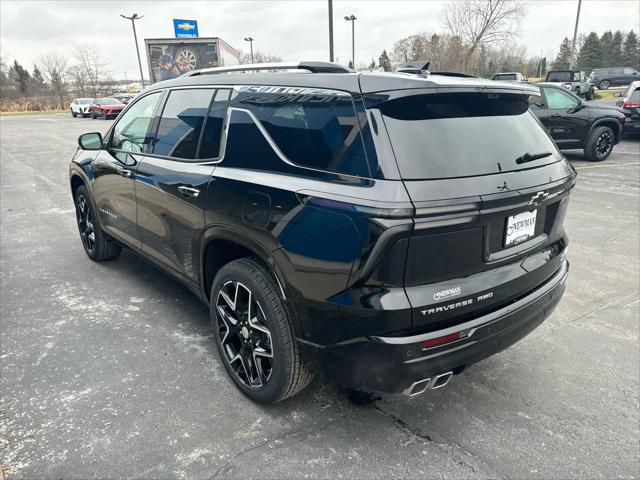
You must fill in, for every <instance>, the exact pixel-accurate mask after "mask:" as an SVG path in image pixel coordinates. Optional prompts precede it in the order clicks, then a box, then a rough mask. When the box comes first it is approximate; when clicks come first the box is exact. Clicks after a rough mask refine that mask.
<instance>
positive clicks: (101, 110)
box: [90, 97, 124, 120]
mask: <svg viewBox="0 0 640 480" xmlns="http://www.w3.org/2000/svg"><path fill="white" fill-rule="evenodd" d="M123 109H124V104H123V103H122V102H121V101H120V100H118V99H117V98H112V97H106V98H96V99H95V101H94V102H93V103H92V104H91V108H90V114H91V118H100V117H102V118H104V119H105V120H106V119H107V118H109V117H112V118H115V117H117V116H118V115H119V114H120V112H121V111H122V110H123Z"/></svg>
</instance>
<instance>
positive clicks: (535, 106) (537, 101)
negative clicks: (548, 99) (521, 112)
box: [529, 95, 544, 110]
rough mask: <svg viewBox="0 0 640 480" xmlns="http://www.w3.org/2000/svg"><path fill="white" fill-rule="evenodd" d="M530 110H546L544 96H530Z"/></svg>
mask: <svg viewBox="0 0 640 480" xmlns="http://www.w3.org/2000/svg"><path fill="white" fill-rule="evenodd" d="M529 108H531V109H532V110H540V109H542V108H544V100H543V99H542V95H529Z"/></svg>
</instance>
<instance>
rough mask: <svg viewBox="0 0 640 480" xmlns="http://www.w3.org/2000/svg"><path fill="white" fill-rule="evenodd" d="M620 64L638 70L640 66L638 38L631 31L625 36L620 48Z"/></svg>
mask: <svg viewBox="0 0 640 480" xmlns="http://www.w3.org/2000/svg"><path fill="white" fill-rule="evenodd" d="M622 59H623V61H622V63H623V64H624V65H620V66H625V67H631V68H638V67H639V66H640V46H639V45H638V37H637V35H636V34H635V32H634V31H633V30H631V31H630V32H629V33H628V34H627V38H625V39H624V47H623V48H622Z"/></svg>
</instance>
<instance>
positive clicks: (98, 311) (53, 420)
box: [0, 114, 640, 479]
mask: <svg viewBox="0 0 640 480" xmlns="http://www.w3.org/2000/svg"><path fill="white" fill-rule="evenodd" d="M110 123H111V122H110V121H102V120H90V119H76V118H71V117H70V115H68V114H66V115H65V114H58V115H38V116H24V117H2V118H0V146H1V150H0V173H1V174H0V178H1V184H2V185H1V191H0V209H1V215H0V223H1V231H0V235H1V236H0V247H1V248H0V268H1V272H2V275H1V290H0V293H1V303H0V309H1V312H0V322H1V324H0V372H1V378H0V461H1V463H2V466H3V470H4V474H5V475H6V476H7V477H8V478H61V477H65V478H94V477H95V478H120V477H128V478H131V477H135V478H139V477H144V478H213V477H219V478H228V477H245V478H249V477H251V478H253V477H261V478H265V479H268V478H290V477H298V478H299V477H304V478H370V477H375V478H390V477H405V478H416V477H428V478H432V477H433V478H444V477H447V478H450V477H465V478H469V477H472V478H514V477H515V478H522V477H529V478H552V477H554V478H568V477H584V478H638V477H639V476H640V458H639V456H640V454H639V449H638V444H639V441H640V431H639V429H640V426H639V425H640V414H639V409H640V405H639V400H640V392H639V378H640V347H639V342H638V340H639V339H638V337H639V333H640V324H639V318H640V301H639V295H640V276H639V271H640V266H639V252H640V241H639V235H640V217H639V213H640V141H638V140H625V141H623V142H622V143H620V144H619V145H617V146H616V148H615V150H614V153H613V154H612V156H611V157H610V158H609V159H608V160H607V161H605V162H603V163H589V162H586V161H583V160H582V159H581V157H580V156H579V155H578V154H571V155H568V156H569V158H570V159H571V161H572V162H573V163H574V165H575V166H576V168H577V169H578V170H579V178H578V182H577V186H576V188H575V190H574V192H573V196H572V200H571V205H570V210H569V213H568V216H567V220H566V226H567V229H568V232H569V234H570V237H571V244H570V247H569V250H570V253H569V258H570V261H571V274H570V279H569V283H568V288H567V292H566V294H565V296H564V299H563V301H562V302H561V304H560V306H559V307H558V309H557V310H556V311H555V313H554V314H553V315H552V316H551V317H550V318H549V319H548V320H547V321H546V322H545V323H544V324H543V325H542V326H541V327H539V328H538V329H537V330H536V331H534V332H533V333H532V334H531V335H530V336H529V337H527V338H526V339H524V340H523V341H522V342H520V343H519V344H517V345H515V346H514V347H512V348H511V349H509V350H507V351H505V352H503V353H501V354H499V355H497V356H494V357H492V358H490V359H488V360H486V361H484V362H482V363H480V364H477V365H475V366H473V367H471V368H469V369H468V370H466V371H465V372H464V373H463V374H462V375H460V376H458V377H456V378H454V379H453V380H452V381H451V383H450V384H449V385H448V386H447V387H446V388H443V389H440V390H436V391H433V392H431V393H429V394H426V395H422V396H419V397H416V398H412V399H409V398H406V397H401V396H392V395H388V396H387V395H381V396H380V397H372V398H371V399H369V400H370V401H365V402H356V401H354V399H353V396H352V395H349V394H348V392H346V391H345V390H343V389H341V388H339V387H337V386H332V385H323V384H321V383H319V382H314V383H313V384H312V385H311V387H310V388H308V389H307V390H306V391H305V392H303V393H302V394H301V395H299V396H297V397H295V398H293V399H291V400H289V401H287V402H285V403H282V404H278V405H276V406H268V407H264V406H258V405H256V404H253V403H251V402H250V401H248V400H247V399H245V397H243V396H242V395H241V394H240V393H239V392H238V391H237V390H236V388H235V387H234V386H233V384H232V383H231V381H230V380H229V379H228V378H227V376H226V373H225V371H224V368H223V367H222V365H221V364H220V362H219V360H218V357H217V353H216V352H215V346H214V342H213V338H212V336H211V335H212V331H211V329H210V327H209V325H208V312H207V308H206V307H205V306H204V305H202V304H201V303H200V302H199V301H198V300H197V299H196V298H195V297H194V296H193V295H192V294H191V293H189V292H188V291H187V289H186V288H184V287H182V286H181V285H180V284H178V283H176V282H175V281H173V280H172V279H170V278H169V277H167V276H165V275H164V274H162V273H160V272H159V271H157V270H155V269H154V268H153V267H151V266H150V265H148V264H147V263H145V262H144V261H143V260H140V259H139V258H137V257H136V256H134V255H133V254H131V253H124V254H123V255H122V256H121V257H120V258H119V259H118V260H117V261H115V262H108V263H104V264H96V263H93V262H91V261H90V260H89V259H88V258H87V257H86V256H85V254H84V252H83V250H82V245H81V242H80V240H79V238H78V232H77V228H76V224H75V217H74V209H73V203H72V199H71V195H70V192H69V186H68V178H67V166H68V162H69V159H70V157H71V155H72V154H73V151H74V150H75V146H76V138H77V136H78V135H79V134H80V133H83V132H87V131H95V130H102V131H106V130H107V128H108V126H109V125H110Z"/></svg>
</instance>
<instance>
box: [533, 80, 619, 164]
mask: <svg viewBox="0 0 640 480" xmlns="http://www.w3.org/2000/svg"><path fill="white" fill-rule="evenodd" d="M529 103H530V105H531V110H532V111H533V112H534V113H535V115H536V116H537V117H538V118H539V119H540V121H541V122H542V124H543V125H544V126H545V128H546V129H547V131H548V132H549V134H550V135H551V137H552V138H553V140H554V141H555V142H556V144H557V145H558V148H560V149H568V150H570V149H583V150H584V156H585V157H586V158H587V159H589V160H591V161H594V162H598V161H602V160H605V159H606V158H607V157H608V156H609V155H610V154H611V152H612V151H613V147H614V145H616V144H617V143H618V142H620V140H621V139H622V129H623V127H624V122H625V120H624V119H625V115H624V113H622V112H621V111H620V109H619V108H616V107H606V106H600V105H594V104H592V103H589V104H588V103H586V102H584V101H583V100H582V99H581V98H580V97H578V96H577V95H575V94H574V93H571V92H570V91H568V90H567V89H565V88H563V87H559V86H558V85H555V84H548V83H540V84H538V93H537V94H535V95H531V96H530V97H529Z"/></svg>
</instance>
